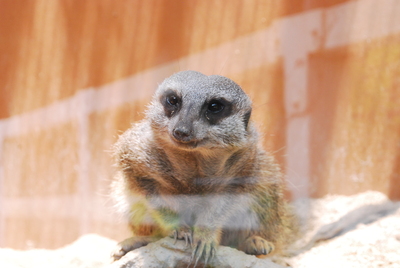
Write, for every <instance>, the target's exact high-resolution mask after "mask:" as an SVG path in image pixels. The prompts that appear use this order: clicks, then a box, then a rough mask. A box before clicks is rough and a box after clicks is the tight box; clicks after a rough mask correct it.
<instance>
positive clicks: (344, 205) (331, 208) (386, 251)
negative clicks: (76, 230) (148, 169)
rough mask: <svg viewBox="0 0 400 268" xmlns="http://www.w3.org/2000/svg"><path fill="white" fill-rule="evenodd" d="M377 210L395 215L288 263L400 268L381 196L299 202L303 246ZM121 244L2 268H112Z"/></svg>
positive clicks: (396, 234) (81, 242)
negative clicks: (329, 228)
mask: <svg viewBox="0 0 400 268" xmlns="http://www.w3.org/2000/svg"><path fill="white" fill-rule="evenodd" d="M371 204H383V205H385V204H389V205H391V206H392V207H393V206H394V208H395V209H394V210H393V212H392V213H391V214H390V215H386V216H383V217H380V218H378V219H376V220H375V221H373V222H371V223H368V224H364V223H361V224H357V225H356V226H355V227H354V229H352V230H350V231H348V232H346V233H344V234H342V235H340V236H337V237H334V238H332V239H330V240H327V241H322V242H318V243H316V244H315V245H314V246H313V247H312V248H311V249H309V250H307V251H305V252H302V253H301V254H299V255H297V256H295V257H292V258H289V259H287V260H286V261H287V262H288V263H289V264H290V265H291V266H292V267H296V268H301V267H324V268H326V267H335V268H348V267H388V268H394V267H399V268H400V203H399V202H397V203H393V202H390V201H388V200H387V198H386V197H385V196H384V195H383V194H381V193H378V192H366V193H362V194H358V195H354V196H327V197H325V198H322V199H304V200H299V201H297V202H296V204H295V205H296V208H297V210H298V211H299V215H300V216H301V218H302V223H303V224H304V226H305V227H304V229H303V232H302V234H303V236H302V239H300V241H299V242H298V243H297V245H298V246H301V245H304V244H306V243H307V241H310V239H311V238H312V237H313V235H314V234H315V233H316V232H317V230H318V229H319V228H320V227H322V226H326V225H327V224H330V223H332V222H335V221H338V220H339V219H341V218H342V217H343V216H345V215H347V214H348V213H349V212H351V211H353V210H355V209H357V208H361V207H365V206H366V205H371ZM115 243H116V241H113V240H111V239H108V238H104V237H101V236H98V235H94V234H91V235H85V236H83V237H81V238H80V239H78V240H77V241H75V242H74V243H73V244H71V245H68V246H66V247H63V248H60V249H57V250H44V249H34V250H27V251H18V250H13V249H7V248H4V249H0V267H1V268H17V267H18V268H33V267H35V268H36V267H41V268H47V267H71V268H83V267H88V268H89V267H93V268H94V267H96V268H102V267H107V266H108V265H109V264H110V257H109V256H110V252H111V251H112V249H113V248H114V246H115Z"/></svg>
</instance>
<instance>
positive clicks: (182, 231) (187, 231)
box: [170, 225, 193, 247]
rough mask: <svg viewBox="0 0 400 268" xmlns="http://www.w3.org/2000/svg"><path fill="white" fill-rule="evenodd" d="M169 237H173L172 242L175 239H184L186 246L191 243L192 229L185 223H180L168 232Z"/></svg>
mask: <svg viewBox="0 0 400 268" xmlns="http://www.w3.org/2000/svg"><path fill="white" fill-rule="evenodd" d="M170 237H172V238H173V239H174V244H175V243H176V240H177V239H179V240H185V243H186V244H185V246H186V247H187V246H188V245H189V244H190V246H192V245H193V236H192V229H191V228H190V227H189V226H187V225H182V226H180V227H179V228H177V229H174V230H173V231H172V233H171V234H170Z"/></svg>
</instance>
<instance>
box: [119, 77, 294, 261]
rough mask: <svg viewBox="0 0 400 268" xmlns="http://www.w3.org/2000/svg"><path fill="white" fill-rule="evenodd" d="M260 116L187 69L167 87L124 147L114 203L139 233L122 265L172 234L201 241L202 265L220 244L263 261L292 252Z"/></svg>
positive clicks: (222, 81) (234, 93)
mask: <svg viewBox="0 0 400 268" xmlns="http://www.w3.org/2000/svg"><path fill="white" fill-rule="evenodd" d="M171 96H172V97H171ZM166 99H168V100H166ZM176 100H178V101H177V104H176V105H172V104H175V101H176ZM171 103H172V104H171ZM215 103H216V104H215ZM221 104H222V106H223V109H222V111H218V112H215V111H214V109H217V108H220V107H221ZM214 112H215V113H214ZM250 114H251V101H250V99H249V98H248V96H247V95H246V94H245V93H244V92H243V91H242V89H241V88H240V87H239V86H238V85H237V84H235V83H234V82H233V81H231V80H229V79H228V78H226V77H222V76H205V75H203V74H201V73H198V72H194V71H185V72H180V73H177V74H174V75H173V76H171V77H169V78H167V79H166V80H165V81H164V82H163V83H162V84H161V85H160V86H159V88H158V90H157V92H156V94H155V96H154V99H153V101H152V103H151V105H150V106H149V107H148V110H147V112H146V118H145V119H144V120H142V121H140V122H138V123H136V124H133V125H132V127H131V128H130V129H129V130H127V131H126V132H125V133H124V134H123V135H121V136H120V138H119V140H118V142H117V143H116V144H115V149H114V153H115V157H116V161H117V166H118V168H119V173H118V174H117V176H116V177H115V181H114V183H113V191H114V196H115V197H116V200H117V203H118V208H119V209H120V210H121V211H122V212H124V213H125V215H127V217H128V220H129V223H130V226H131V227H132V231H133V233H134V238H130V239H128V240H125V241H123V242H121V244H120V248H119V249H118V250H117V252H116V253H115V254H114V258H115V259H118V258H120V257H121V256H122V255H124V254H125V253H126V252H127V251H129V250H132V249H135V248H137V247H140V246H143V245H145V244H147V243H148V242H151V241H154V240H155V239H158V238H161V237H163V236H167V235H171V234H173V236H175V237H176V238H177V239H186V240H187V241H188V242H192V243H193V255H192V257H193V258H194V259H196V261H197V260H199V259H205V261H206V262H207V259H209V258H211V257H213V256H214V255H215V252H216V247H217V246H218V245H226V246H232V247H235V248H238V249H239V250H242V251H244V252H246V253H248V254H253V255H265V254H270V253H271V251H272V252H273V253H279V252H281V251H282V249H284V248H285V246H286V245H287V244H288V242H290V240H291V237H292V234H293V230H294V229H295V226H294V225H293V216H292V215H291V213H289V211H288V208H287V205H286V203H285V201H284V200H283V197H282V185H283V182H282V176H281V172H280V169H279V167H278V165H277V164H276V163H275V162H274V159H273V157H272V156H271V155H269V154H267V153H266V152H265V151H264V150H263V149H262V148H261V147H260V146H259V142H258V133H257V131H256V129H255V127H254V126H253V124H252V123H251V121H249V117H250ZM135 237H136V238H135Z"/></svg>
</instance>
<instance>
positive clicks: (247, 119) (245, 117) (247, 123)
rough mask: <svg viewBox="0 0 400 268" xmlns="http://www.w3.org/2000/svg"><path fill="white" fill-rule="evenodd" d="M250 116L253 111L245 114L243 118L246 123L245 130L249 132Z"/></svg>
mask: <svg viewBox="0 0 400 268" xmlns="http://www.w3.org/2000/svg"><path fill="white" fill-rule="evenodd" d="M250 116H251V109H250V111H248V112H247V113H245V114H244V116H243V121H244V128H245V129H246V130H247V126H248V125H249V121H250Z"/></svg>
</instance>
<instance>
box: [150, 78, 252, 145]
mask: <svg viewBox="0 0 400 268" xmlns="http://www.w3.org/2000/svg"><path fill="white" fill-rule="evenodd" d="M166 92H169V93H171V92H173V94H176V96H178V98H179V100H180V104H179V105H180V106H179V109H177V110H176V111H172V112H169V113H168V112H166V110H165V109H166V108H165V106H166V103H165V101H166ZM214 100H224V101H226V103H227V104H228V105H227V106H225V109H229V111H230V112H229V113H227V112H228V110H224V113H226V114H227V116H223V117H221V118H219V120H217V122H215V120H210V116H215V114H212V113H210V112H209V111H208V110H207V107H208V106H207V105H209V103H210V102H211V101H214ZM167 106H168V105H167ZM228 106H229V107H228ZM168 107H170V106H168ZM250 114H251V100H250V98H249V97H248V96H247V95H246V94H245V93H244V91H243V90H242V89H241V88H240V86H239V85H237V84H236V83H235V82H233V81H232V80H230V79H228V78H226V77H223V76H219V75H211V76H206V75H204V74H202V73H199V72H195V71H183V72H179V73H176V74H173V75H172V76H170V77H169V78H167V79H165V80H164V81H163V82H162V83H161V84H160V85H159V87H158V89H157V91H156V93H155V95H154V98H153V101H152V103H151V105H150V106H149V108H148V110H147V112H146V117H147V119H149V120H150V122H151V125H152V127H153V129H154V130H155V134H156V135H157V134H160V135H159V137H161V138H162V139H163V140H165V141H167V142H170V143H172V144H175V145H177V146H178V147H182V148H186V149H195V148H226V147H231V146H234V147H237V146H244V145H245V143H246V142H248V141H249V135H250V132H251V133H252V134H254V133H253V131H252V128H251V127H250V126H249V117H250ZM209 115H210V116H209ZM213 118H214V117H213ZM177 128H179V129H184V130H185V131H187V132H188V133H190V137H188V138H187V139H188V140H190V141H193V143H190V144H189V145H188V144H185V143H182V144H181V143H179V142H176V139H174V131H175V130H176V129H177ZM188 129H189V130H188ZM250 136H251V135H250Z"/></svg>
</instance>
